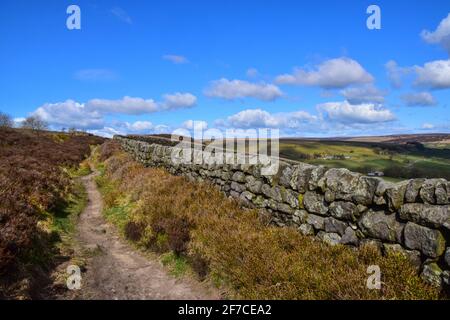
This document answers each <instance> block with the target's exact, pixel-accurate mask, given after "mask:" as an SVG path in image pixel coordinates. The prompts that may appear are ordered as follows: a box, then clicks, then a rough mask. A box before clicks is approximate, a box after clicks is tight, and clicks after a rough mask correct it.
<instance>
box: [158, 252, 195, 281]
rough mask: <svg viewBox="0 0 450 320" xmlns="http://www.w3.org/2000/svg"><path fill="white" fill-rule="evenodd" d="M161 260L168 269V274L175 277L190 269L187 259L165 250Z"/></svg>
mask: <svg viewBox="0 0 450 320" xmlns="http://www.w3.org/2000/svg"><path fill="white" fill-rule="evenodd" d="M161 262H162V264H163V265H164V266H166V267H167V268H168V269H169V271H170V274H172V275H173V276H175V277H181V276H183V275H185V274H186V273H188V272H189V271H190V270H191V267H190V266H189V263H188V261H187V259H186V258H185V257H183V256H179V255H176V254H175V253H173V252H167V253H164V254H163V255H161Z"/></svg>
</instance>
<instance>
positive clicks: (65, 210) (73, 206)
mask: <svg viewBox="0 0 450 320" xmlns="http://www.w3.org/2000/svg"><path fill="white" fill-rule="evenodd" d="M87 201H88V198H87V193H86V190H85V188H84V186H83V184H82V183H81V182H80V181H77V182H76V183H75V185H74V187H73V191H72V192H71V193H70V194H69V195H68V197H67V199H66V200H65V203H64V204H63V205H61V206H58V207H57V208H56V210H55V211H53V212H51V216H52V217H53V218H52V230H53V231H54V232H57V233H58V234H60V235H62V236H72V235H73V233H74V231H75V226H76V223H77V220H78V217H79V215H80V214H81V212H82V211H83V210H84V208H85V207H86V205H87Z"/></svg>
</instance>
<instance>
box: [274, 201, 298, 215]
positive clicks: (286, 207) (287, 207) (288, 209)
mask: <svg viewBox="0 0 450 320" xmlns="http://www.w3.org/2000/svg"><path fill="white" fill-rule="evenodd" d="M277 208H278V211H281V212H284V213H288V214H293V213H294V209H293V208H292V207H291V206H290V205H288V204H286V203H278V204H277Z"/></svg>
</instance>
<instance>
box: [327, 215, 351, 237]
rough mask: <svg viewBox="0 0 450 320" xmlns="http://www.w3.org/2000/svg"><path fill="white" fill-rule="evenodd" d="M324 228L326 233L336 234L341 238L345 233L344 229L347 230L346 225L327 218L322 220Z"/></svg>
mask: <svg viewBox="0 0 450 320" xmlns="http://www.w3.org/2000/svg"><path fill="white" fill-rule="evenodd" d="M324 227H325V231H326V232H330V233H338V234H339V235H341V236H342V235H343V234H344V232H345V229H347V224H346V223H345V222H342V221H339V220H337V219H335V218H332V217H328V218H325V220H324Z"/></svg>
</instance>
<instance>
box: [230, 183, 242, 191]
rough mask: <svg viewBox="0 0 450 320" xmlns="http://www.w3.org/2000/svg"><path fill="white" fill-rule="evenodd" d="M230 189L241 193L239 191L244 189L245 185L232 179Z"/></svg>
mask: <svg viewBox="0 0 450 320" xmlns="http://www.w3.org/2000/svg"><path fill="white" fill-rule="evenodd" d="M231 189H233V190H234V191H236V192H239V193H241V192H243V191H245V185H243V184H240V183H237V182H235V181H232V182H231Z"/></svg>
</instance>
